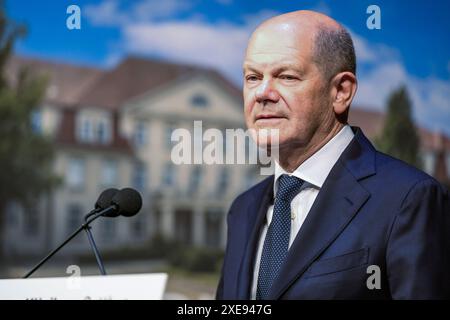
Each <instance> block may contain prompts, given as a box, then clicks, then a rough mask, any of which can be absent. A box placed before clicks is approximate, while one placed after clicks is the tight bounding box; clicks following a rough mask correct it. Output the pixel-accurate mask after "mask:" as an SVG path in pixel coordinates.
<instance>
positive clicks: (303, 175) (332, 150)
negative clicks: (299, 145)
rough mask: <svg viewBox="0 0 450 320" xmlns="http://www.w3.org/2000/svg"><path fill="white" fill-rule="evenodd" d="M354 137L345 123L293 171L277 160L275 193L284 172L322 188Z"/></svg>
mask: <svg viewBox="0 0 450 320" xmlns="http://www.w3.org/2000/svg"><path fill="white" fill-rule="evenodd" d="M353 137H354V133H353V131H352V129H351V127H350V126H349V125H345V126H344V127H343V128H342V129H341V130H340V131H339V132H338V133H337V134H336V135H335V136H334V137H333V138H332V139H331V140H330V141H328V142H327V143H326V144H325V145H324V146H323V147H322V148H320V149H319V150H318V151H317V152H316V153H314V154H313V155H312V156H311V157H309V158H308V159H306V160H305V161H304V162H303V163H302V164H301V165H300V166H299V167H298V168H297V169H295V170H294V172H292V173H288V172H286V171H285V170H284V169H283V168H282V167H281V166H280V165H279V164H278V162H277V161H275V180H274V185H273V188H274V189H273V190H274V195H275V194H276V193H277V188H278V178H279V177H280V176H281V175H282V174H288V175H293V176H295V177H297V178H300V179H302V180H303V181H305V182H306V183H307V184H308V185H309V184H310V185H313V186H315V187H317V188H319V189H320V188H322V185H323V183H324V182H325V179H326V178H327V176H328V174H329V173H330V171H331V169H332V168H333V166H334V165H335V163H336V162H337V160H338V159H339V157H340V156H341V154H342V152H344V150H345V148H346V147H347V146H348V145H349V143H350V142H351V141H352V139H353Z"/></svg>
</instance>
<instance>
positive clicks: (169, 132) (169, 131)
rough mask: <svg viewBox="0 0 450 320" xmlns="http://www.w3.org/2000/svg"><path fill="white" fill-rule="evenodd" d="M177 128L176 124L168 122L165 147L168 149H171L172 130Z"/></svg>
mask: <svg viewBox="0 0 450 320" xmlns="http://www.w3.org/2000/svg"><path fill="white" fill-rule="evenodd" d="M175 129H177V126H176V125H175V124H174V123H169V124H168V125H167V127H166V139H165V140H166V147H167V149H168V150H171V149H172V140H171V137H172V132H173V131H174V130H175Z"/></svg>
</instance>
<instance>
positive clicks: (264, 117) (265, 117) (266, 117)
mask: <svg viewBox="0 0 450 320" xmlns="http://www.w3.org/2000/svg"><path fill="white" fill-rule="evenodd" d="M283 119H286V117H283V116H281V115H277V114H269V113H268V114H260V115H257V116H256V120H255V122H258V123H274V122H278V121H280V120H283Z"/></svg>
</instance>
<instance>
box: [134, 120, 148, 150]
mask: <svg viewBox="0 0 450 320" xmlns="http://www.w3.org/2000/svg"><path fill="white" fill-rule="evenodd" d="M133 140H134V145H135V146H136V147H142V146H144V145H145V144H146V143H147V125H146V124H145V123H144V122H138V123H137V124H136V127H135V130H134V138H133Z"/></svg>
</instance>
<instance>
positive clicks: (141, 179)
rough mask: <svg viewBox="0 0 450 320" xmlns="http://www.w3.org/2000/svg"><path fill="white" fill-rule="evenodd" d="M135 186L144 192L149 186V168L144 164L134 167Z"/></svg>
mask: <svg viewBox="0 0 450 320" xmlns="http://www.w3.org/2000/svg"><path fill="white" fill-rule="evenodd" d="M132 184H133V186H134V187H135V188H136V189H137V190H139V191H141V192H143V191H145V189H146V186H147V168H146V166H145V165H144V164H142V163H138V164H136V165H135V166H134V172H133V183H132Z"/></svg>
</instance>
